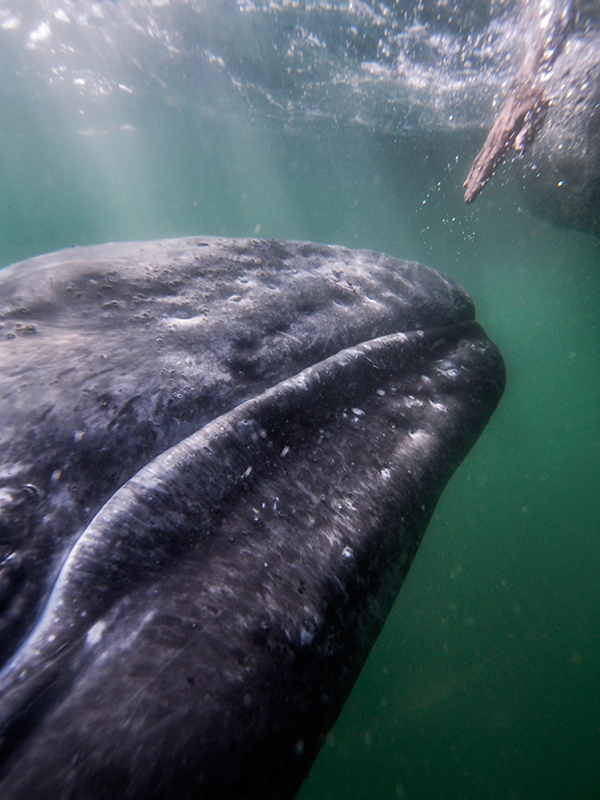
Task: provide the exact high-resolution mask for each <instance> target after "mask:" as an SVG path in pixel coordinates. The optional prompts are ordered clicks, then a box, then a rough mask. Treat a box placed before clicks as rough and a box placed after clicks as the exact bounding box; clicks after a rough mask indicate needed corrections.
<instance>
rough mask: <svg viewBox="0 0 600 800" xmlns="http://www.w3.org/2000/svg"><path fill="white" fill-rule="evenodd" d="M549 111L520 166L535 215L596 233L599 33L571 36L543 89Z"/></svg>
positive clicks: (599, 205) (599, 204)
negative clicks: (523, 162)
mask: <svg viewBox="0 0 600 800" xmlns="http://www.w3.org/2000/svg"><path fill="white" fill-rule="evenodd" d="M544 93H545V97H546V100H547V102H548V110H547V113H546V117H545V120H544V124H543V125H542V126H541V128H540V131H539V134H538V136H537V138H536V139H535V140H534V143H533V145H532V147H531V149H530V150H529V151H528V153H527V156H526V160H525V165H524V168H523V181H522V186H523V196H524V198H525V201H526V202H527V205H528V207H529V208H530V209H531V211H533V212H534V213H535V214H537V215H538V216H540V217H542V218H544V219H548V220H550V221H551V222H554V223H555V224H557V225H562V226H564V227H567V228H575V229H576V230H580V231H584V232H586V233H593V234H596V235H600V34H599V33H598V31H597V30H596V31H595V32H593V33H592V32H591V33H589V34H587V35H584V34H581V35H578V36H573V37H572V38H571V39H569V41H568V42H567V43H566V45H565V47H564V48H563V50H562V52H561V54H560V55H559V57H558V58H557V60H556V63H555V64H554V67H553V69H552V70H551V72H550V74H549V76H548V82H547V85H546V87H545V89H544Z"/></svg>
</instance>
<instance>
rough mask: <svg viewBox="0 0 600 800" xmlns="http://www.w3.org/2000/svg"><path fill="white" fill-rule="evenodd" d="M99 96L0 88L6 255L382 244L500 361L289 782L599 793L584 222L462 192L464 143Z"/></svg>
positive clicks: (537, 797)
mask: <svg viewBox="0 0 600 800" xmlns="http://www.w3.org/2000/svg"><path fill="white" fill-rule="evenodd" d="M96 113H97V115H100V116H99V117H98V116H97V117H96V119H95V120H93V122H92V123H90V131H89V132H88V133H85V130H86V120H85V119H84V120H82V119H79V118H77V115H78V114H79V115H80V114H81V109H80V108H75V107H73V106H66V105H63V106H61V104H60V103H57V102H56V99H55V98H54V99H52V98H49V97H36V96H35V94H32V95H31V96H24V95H23V93H22V92H21V91H20V90H13V89H11V87H10V86H9V87H4V88H3V96H2V104H1V106H0V131H1V133H0V209H1V213H0V264H1V265H5V264H8V263H10V262H13V261H17V260H20V259H23V258H26V257H29V256H32V255H36V254H39V253H43V252H47V251H50V250H53V249H58V248H62V247H68V246H70V245H73V244H91V243H98V242H104V241H108V240H131V239H148V238H161V237H170V236H181V235H186V234H213V235H227V236H248V235H255V234H257V235H260V236H265V237H278V238H295V239H311V240H314V241H319V242H328V243H336V244H343V245H347V246H350V247H366V248H371V249H376V250H383V251H386V252H388V253H390V254H392V255H394V256H398V257H401V258H414V259H418V260H421V261H423V262H426V263H427V264H429V265H431V266H433V267H436V268H438V269H440V270H442V271H444V272H446V273H447V274H449V275H450V276H452V277H453V278H455V279H456V280H457V281H458V282H459V283H461V284H462V285H463V286H464V287H465V288H466V289H467V290H468V291H469V292H470V293H471V295H472V296H473V298H474V300H475V303H476V306H477V310H478V316H479V320H480V321H481V322H482V323H483V325H484V327H485V328H486V330H487V331H488V333H489V334H490V335H491V336H492V338H493V339H494V340H495V341H496V342H497V344H498V345H499V346H500V349H501V350H502V352H503V354H504V357H505V359H506V364H507V370H508V384H507V390H506V395H505V397H504V399H503V401H502V403H501V405H500V408H499V409H498V411H497V413H496V415H495V416H494V418H493V419H492V422H491V423H490V425H489V427H488V428H487V430H486V431H485V433H484V435H483V436H482V437H481V439H480V441H479V442H478V444H477V445H476V447H475V448H474V450H473V451H472V453H471V454H470V455H469V457H468V458H467V460H466V461H465V463H464V464H463V465H462V467H461V468H460V469H459V471H458V472H457V474H456V475H455V477H454V478H453V480H452V482H451V484H450V485H449V486H448V488H447V490H446V492H445V494H444V496H443V498H442V500H441V502H440V504H439V506H438V509H437V511H436V513H435V516H434V519H433V522H432V524H431V526H430V529H429V531H428V533H427V535H426V538H425V541H424V544H423V545H422V547H421V549H420V551H419V554H418V556H417V559H416V561H415V563H414V566H413V567H412V570H411V572H410V574H409V577H408V579H407V581H406V583H405V585H404V588H403V589H402V592H401V594H400V596H399V598H398V601H397V603H396V606H395V608H394V610H393V612H392V614H391V615H390V617H389V620H388V623H387V625H386V628H385V630H384V632H383V634H382V635H381V637H380V639H379V641H378V643H377V645H376V646H375V648H374V650H373V652H372V654H371V657H370V659H369V661H368V663H367V665H366V667H365V669H364V671H363V673H362V675H361V678H360V680H359V681H358V683H357V685H356V687H355V690H354V692H353V694H352V696H351V698H350V701H349V702H348V704H347V706H346V707H345V709H344V711H343V713H342V715H341V717H340V719H339V721H338V724H337V725H336V727H335V729H334V730H333V732H332V733H331V735H330V737H329V738H328V740H327V742H326V744H325V746H324V749H323V752H322V754H321V756H320V758H319V760H318V761H317V763H316V765H315V767H314V769H313V771H312V773H311V775H310V777H309V779H308V781H307V782H306V784H305V786H304V788H303V789H302V791H301V793H300V798H301V800H326V799H327V800H359V798H360V799H363V798H364V800H374V799H375V798H377V799H379V798H381V800H383V799H384V798H389V799H390V800H393V799H394V798H407V800H467V799H468V800H488V798H489V800H492V799H493V800H567V798H568V800H590V799H591V798H594V797H600V613H599V612H600V514H599V511H600V508H599V507H600V328H599V324H600V322H599V311H598V309H599V307H600V241H599V240H598V239H594V238H592V237H589V236H585V235H581V234H577V233H574V232H569V231H563V230H559V229H555V228H552V227H550V226H549V225H548V224H546V223H543V222H540V221H539V220H537V219H535V218H533V217H532V216H530V215H529V214H528V213H527V212H526V211H525V210H523V209H522V208H521V207H520V197H519V193H518V188H517V186H516V181H514V180H513V179H512V177H511V176H514V174H515V172H514V170H515V167H514V165H513V166H511V165H509V166H508V167H506V168H504V169H502V170H501V171H500V173H499V174H498V175H497V176H496V177H495V179H494V180H493V183H492V185H490V186H489V187H487V188H486V190H485V192H484V193H483V195H482V197H481V198H480V199H479V201H478V202H476V203H475V204H474V205H473V206H471V207H468V208H467V207H465V206H464V205H463V204H462V195H461V190H460V183H461V182H462V180H463V179H464V176H465V174H466V172H467V169H468V163H467V160H466V155H465V154H468V153H470V154H471V155H473V154H474V152H475V151H476V149H477V145H478V141H476V140H474V141H473V142H469V141H468V140H465V138H464V137H462V138H460V139H459V138H458V137H457V139H456V140H452V139H448V140H446V141H445V142H443V141H442V140H441V138H440V137H439V136H438V137H437V139H435V140H431V141H428V140H426V139H424V138H423V137H421V138H419V139H415V140H411V139H394V137H393V136H386V137H384V136H382V135H380V134H378V133H377V132H375V131H374V130H370V129H369V128H367V127H365V126H361V127H359V126H356V127H352V126H350V127H348V126H342V125H336V124H335V121H329V122H326V121H323V122H322V123H317V122H315V124H314V125H312V126H308V125H304V126H302V128H301V130H295V129H294V128H293V126H292V127H288V128H287V129H286V128H285V127H284V126H281V125H273V126H271V127H270V126H269V125H268V124H267V123H264V124H259V125H257V124H254V123H253V124H250V122H249V121H248V120H245V119H244V115H243V113H240V114H233V115H231V114H221V113H220V110H219V108H218V107H214V108H212V109H206V108H205V109H204V110H202V112H200V111H199V110H194V108H193V107H191V106H186V105H185V104H180V103H172V104H169V103H167V102H164V98H163V100H161V101H160V102H158V101H157V102H156V104H155V105H153V103H152V102H151V101H150V102H149V101H148V99H147V98H146V101H145V103H144V106H143V108H142V109H141V110H140V111H139V117H138V120H137V124H136V126H134V127H131V126H129V127H128V125H127V124H126V123H127V116H126V115H125V114H124V115H123V118H117V117H118V115H117V114H116V113H115V109H114V106H113V107H112V109H111V117H110V118H109V119H106V118H105V119H101V111H100V112H98V111H96ZM82 116H85V113H84V114H83V115H82ZM99 119H100V121H101V123H102V124H101V125H100V126H99V124H98V120H99ZM77 129H79V130H80V133H76V130H77ZM81 131H84V132H83V133H82V132H81ZM457 155H458V156H459V158H458V161H457V160H456V156H457Z"/></svg>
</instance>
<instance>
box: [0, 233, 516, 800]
mask: <svg viewBox="0 0 600 800" xmlns="http://www.w3.org/2000/svg"><path fill="white" fill-rule="evenodd" d="M0 320H1V324H2V328H1V330H0V337H1V338H0V359H1V362H0V363H1V364H2V370H1V372H0V420H1V422H0V437H1V438H0V447H1V449H0V502H1V505H0V511H1V518H0V519H1V522H0V524H1V539H0V541H1V542H2V546H3V547H4V551H5V552H4V554H5V560H4V563H3V564H2V573H1V577H0V581H1V588H2V592H3V596H2V617H1V619H2V630H1V632H2V637H3V638H2V645H1V647H2V657H3V661H4V662H5V666H4V669H3V671H2V673H0V731H1V738H0V759H1V767H0V796H2V797H3V798H4V797H6V798H11V800H25V799H26V798H27V800H35V798H40V800H41V798H44V799H45V800H48V799H50V800H52V799H54V798H61V800H62V799H63V798H73V800H75V798H77V800H82V799H83V800H87V799H88V798H89V800H91V799H92V798H94V800H100V798H115V797H121V798H132V799H135V800H142V798H173V800H175V798H177V800H184V798H211V799H215V800H216V799H217V798H230V799H231V800H233V799H234V798H235V800H244V799H245V798H257V799H258V798H261V800H268V799H269V798H292V797H293V796H294V794H295V793H296V791H297V789H298V787H299V786H300V783H301V782H302V780H303V778H304V776H305V775H306V773H307V771H308V769H309V767H310V765H311V763H312V762H313V760H314V758H315V756H316V754H317V752H318V750H319V747H320V745H321V743H322V741H323V738H324V736H325V734H326V732H327V731H328V730H329V728H330V727H331V725H332V724H333V722H334V720H335V719H336V717H337V715H338V714H339V712H340V710H341V707H342V705H343V703H344V701H345V699H346V697H347V695H348V693H349V691H350V689H351V687H352V685H353V683H354V681H355V679H356V677H357V675H358V673H359V671H360V668H361V666H362V664H363V663H364V660H365V658H366V656H367V654H368V652H369V650H370V648H371V646H372V644H373V642H374V640H375V638H376V636H377V634H378V632H379V630H380V629H381V626H382V625H383V622H384V620H385V617H386V615H387V613H388V611H389V609H390V607H391V605H392V603H393V601H394V598H395V596H396V594H397V592H398V589H399V587H400V585H401V583H402V580H403V578H404V576H405V575H406V572H407V570H408V568H409V566H410V563H411V561H412V558H413V556H414V554H415V552H416V549H417V547H418V545H419V542H420V540H421V537H422V535H423V533H424V530H425V527H426V525H427V522H428V520H429V518H430V516H431V513H432V511H433V508H434V505H435V502H436V500H437V498H438V497H439V494H440V492H441V491H442V489H443V487H444V485H445V483H446V482H447V480H448V478H449V477H450V475H451V474H452V472H453V470H454V469H455V467H456V466H457V464H458V463H459V462H460V461H461V460H462V458H463V457H464V456H465V454H466V453H467V451H468V450H469V448H470V447H471V446H472V444H473V443H474V441H475V440H476V438H477V436H478V435H479V433H480V432H481V430H482V428H483V427H484V426H485V424H486V422H487V420H488V419H489V416H490V415H491V413H492V412H493V410H494V408H495V406H496V404H497V402H498V400H499V398H500V396H501V394H502V390H503V386H504V368H503V364H502V359H501V357H500V355H499V353H498V351H497V349H496V348H495V347H494V345H493V344H492V343H491V342H490V341H489V340H488V339H487V338H486V336H485V334H484V332H483V331H482V329H481V328H480V326H479V325H477V323H475V322H474V309H473V305H472V303H471V301H470V300H469V298H468V297H467V296H466V295H465V294H464V292H463V291H462V290H461V289H460V288H459V287H457V286H456V285H455V284H453V283H452V282H451V281H450V280H448V279H447V278H445V277H443V276H441V275H439V274H438V273H436V272H434V271H433V270H430V269H428V268H427V267H424V266H421V265H418V264H415V263H411V262H402V261H397V260H395V259H392V258H390V257H388V256H384V255H381V254H378V253H372V252H366V251H358V252H356V251H349V250H346V249H344V248H339V247H326V246H320V245H313V244H307V243H293V242H292V243H290V242H287V243H282V242H273V241H270V242H266V241H257V240H247V239H246V240H219V239H199V238H189V239H180V240H172V241H162V242H147V243H133V244H110V245H103V246H98V247H90V248H73V249H71V250H65V251H62V252H60V253H54V254H51V255H48V256H42V257H40V258H36V259H31V260H30V261H27V262H23V263H22V264H17V265H15V266H13V267H10V268H8V269H6V270H3V271H2V272H0Z"/></svg>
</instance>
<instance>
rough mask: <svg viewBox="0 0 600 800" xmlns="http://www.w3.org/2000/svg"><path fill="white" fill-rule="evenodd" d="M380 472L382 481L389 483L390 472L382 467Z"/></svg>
mask: <svg viewBox="0 0 600 800" xmlns="http://www.w3.org/2000/svg"><path fill="white" fill-rule="evenodd" d="M380 472H381V477H382V478H383V480H384V481H389V479H390V478H391V477H392V471H391V470H390V469H388V468H387V467H384V468H383V469H382V470H380Z"/></svg>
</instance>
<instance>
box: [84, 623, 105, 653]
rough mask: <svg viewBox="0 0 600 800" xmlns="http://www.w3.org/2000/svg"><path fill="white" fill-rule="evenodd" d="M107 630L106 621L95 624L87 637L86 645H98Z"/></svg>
mask: <svg viewBox="0 0 600 800" xmlns="http://www.w3.org/2000/svg"><path fill="white" fill-rule="evenodd" d="M105 628H106V622H104V620H101V619H100V620H98V622H95V623H94V624H93V625H92V627H91V628H90V629H89V631H88V632H87V636H86V637H85V641H86V644H88V645H90V647H93V646H94V645H95V644H98V642H99V641H100V639H101V638H102V634H103V633H104V629H105Z"/></svg>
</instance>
